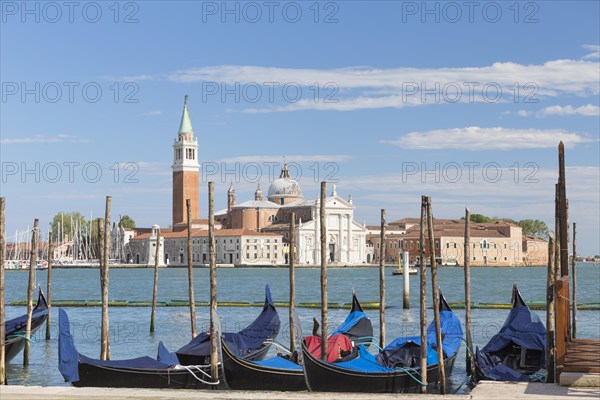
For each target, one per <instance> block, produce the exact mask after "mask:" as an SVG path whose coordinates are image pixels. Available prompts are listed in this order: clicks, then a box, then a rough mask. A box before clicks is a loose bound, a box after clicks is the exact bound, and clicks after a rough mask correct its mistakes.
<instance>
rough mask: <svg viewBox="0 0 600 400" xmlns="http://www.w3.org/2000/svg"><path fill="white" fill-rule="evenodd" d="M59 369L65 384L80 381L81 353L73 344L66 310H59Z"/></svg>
mask: <svg viewBox="0 0 600 400" xmlns="http://www.w3.org/2000/svg"><path fill="white" fill-rule="evenodd" d="M58 369H59V371H60V373H61V374H62V376H63V378H64V379H65V382H77V381H79V353H78V352H77V349H76V348H75V344H74V343H73V336H71V328H70V325H69V317H68V316H67V313H66V312H65V310H63V309H62V308H60V309H59V310H58Z"/></svg>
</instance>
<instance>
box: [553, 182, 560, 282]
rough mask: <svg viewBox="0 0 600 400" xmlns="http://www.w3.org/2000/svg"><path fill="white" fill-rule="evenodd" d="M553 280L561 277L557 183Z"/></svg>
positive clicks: (555, 193)
mask: <svg viewBox="0 0 600 400" xmlns="http://www.w3.org/2000/svg"><path fill="white" fill-rule="evenodd" d="M554 190H555V192H554V195H555V198H554V280H555V281H557V280H559V279H560V277H561V270H562V268H561V265H560V235H561V232H560V191H559V188H558V183H557V184H555V185H554Z"/></svg>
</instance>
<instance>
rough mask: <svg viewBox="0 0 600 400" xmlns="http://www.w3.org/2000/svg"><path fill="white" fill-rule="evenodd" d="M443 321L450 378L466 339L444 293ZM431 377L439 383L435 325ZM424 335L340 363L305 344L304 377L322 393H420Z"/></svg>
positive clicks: (431, 331) (358, 353)
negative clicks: (324, 356)
mask: <svg viewBox="0 0 600 400" xmlns="http://www.w3.org/2000/svg"><path fill="white" fill-rule="evenodd" d="M440 320H441V331H442V336H443V338H444V339H443V340H442V348H443V351H444V362H445V371H446V376H449V375H450V373H451V371H452V368H453V366H454V361H455V358H456V355H457V353H458V350H459V348H460V343H461V340H462V336H463V335H462V333H463V332H462V327H461V324H460V321H459V319H458V318H457V317H456V315H455V314H454V312H453V311H452V310H451V309H450V307H449V306H448V303H447V302H446V300H445V299H444V297H443V295H442V294H441V292H440ZM427 342H428V350H427V365H428V366H427V377H428V381H429V382H430V383H432V382H437V381H438V380H439V367H438V360H437V352H436V350H435V348H433V347H432V344H435V343H436V339H435V330H434V324H433V322H432V323H431V324H430V325H429V327H428V329H427ZM420 343H421V337H420V336H411V337H403V338H398V339H396V340H394V341H393V342H392V343H390V344H389V345H388V346H387V347H386V348H385V349H383V350H382V351H380V352H379V354H378V355H377V356H375V355H372V354H371V353H369V352H368V351H367V348H366V346H365V345H364V344H362V345H360V346H359V347H358V348H357V349H356V350H355V353H356V354H354V356H353V357H345V358H343V359H341V360H340V361H339V362H333V363H332V362H327V361H323V360H320V359H319V358H318V357H315V355H313V354H311V353H310V352H309V351H308V349H307V346H306V342H303V346H302V353H303V358H304V374H305V377H306V382H307V385H308V388H309V389H310V390H312V391H319V392H363V393H364V392H366V393H401V392H412V391H416V390H417V389H418V388H419V387H420V386H421V383H420V381H419V378H420V373H419V371H420V353H421V349H420Z"/></svg>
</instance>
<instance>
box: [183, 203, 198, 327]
mask: <svg viewBox="0 0 600 400" xmlns="http://www.w3.org/2000/svg"><path fill="white" fill-rule="evenodd" d="M185 206H186V208H187V231H188V237H187V265H188V296H189V301H190V322H191V324H192V339H193V338H195V337H196V303H195V302H194V271H193V266H192V206H191V204H190V199H185Z"/></svg>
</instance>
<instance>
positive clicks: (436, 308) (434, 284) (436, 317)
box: [427, 196, 446, 395]
mask: <svg viewBox="0 0 600 400" xmlns="http://www.w3.org/2000/svg"><path fill="white" fill-rule="evenodd" d="M427 229H428V232H429V253H430V254H429V260H430V263H431V291H432V293H433V321H434V325H435V338H436V348H437V355H438V368H439V377H440V394H442V395H445V394H446V369H445V368H444V350H443V349H442V331H441V329H442V328H441V321H440V296H439V286H438V279H437V260H436V256H435V238H434V236H433V210H432V208H431V197H429V196H427Z"/></svg>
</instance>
